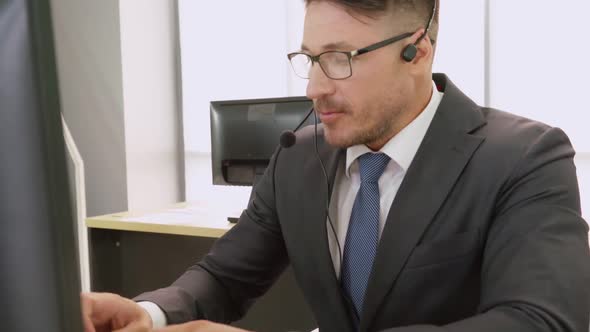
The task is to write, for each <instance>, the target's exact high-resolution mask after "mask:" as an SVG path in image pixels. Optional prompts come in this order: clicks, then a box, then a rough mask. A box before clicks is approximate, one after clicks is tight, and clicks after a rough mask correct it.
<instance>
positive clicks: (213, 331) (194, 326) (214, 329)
mask: <svg viewBox="0 0 590 332" xmlns="http://www.w3.org/2000/svg"><path fill="white" fill-rule="evenodd" d="M156 332H247V331H246V330H242V329H238V328H236V327H233V326H229V325H223V324H217V323H213V322H209V321H206V320H197V321H194V322H190V323H186V324H182V325H171V326H168V327H166V328H163V329H160V330H156Z"/></svg>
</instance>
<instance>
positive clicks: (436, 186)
mask: <svg viewBox="0 0 590 332" xmlns="http://www.w3.org/2000/svg"><path fill="white" fill-rule="evenodd" d="M435 81H436V82H437V84H439V83H440V82H439V81H442V84H443V85H446V88H445V89H444V91H445V95H444V97H443V99H442V101H441V104H440V105H439V108H438V109H437V113H436V115H435V117H434V118H433V120H432V123H431V125H430V127H429V129H428V132H427V133H426V136H425V137H424V140H423V141H422V144H421V146H420V148H419V149H418V151H417V153H416V156H415V158H414V161H413V162H412V164H411V165H410V167H409V169H408V170H407V173H406V176H405V178H404V181H403V182H402V184H401V187H400V189H399V191H398V193H397V195H396V198H395V200H394V202H393V204H392V206H391V209H390V211H389V214H388V217H387V222H386V226H385V228H384V230H383V234H382V235H381V240H380V242H379V246H378V249H377V255H376V257H375V262H374V265H373V271H372V273H371V277H370V279H369V284H368V285H367V290H366V293H365V302H364V309H363V313H362V316H361V322H360V330H361V331H367V330H368V329H369V328H370V324H371V323H372V322H373V320H374V318H375V315H376V314H377V310H378V308H379V306H380V305H381V303H382V302H383V300H384V298H385V296H386V295H387V294H388V293H389V291H390V289H391V288H392V287H393V285H394V284H395V281H396V280H397V277H398V276H399V274H400V272H401V270H402V268H403V266H404V264H405V262H406V260H407V258H408V257H409V255H410V254H411V252H412V250H413V248H414V247H415V246H416V244H417V243H418V241H419V240H420V238H421V237H422V234H423V233H424V231H425V230H426V228H427V227H428V225H429V224H430V222H431V221H432V219H433V218H434V216H435V214H436V212H437V211H438V209H439V207H440V206H441V205H442V203H443V201H444V200H445V198H446V197H447V195H448V193H449V192H450V190H451V188H452V187H453V185H454V184H455V182H456V181H457V179H458V178H459V176H460V174H461V172H462V170H463V168H464V167H465V165H466V164H467V162H468V161H469V159H470V158H471V156H472V154H473V153H474V152H475V150H476V149H477V147H478V146H479V145H480V144H481V142H482V141H483V138H482V137H477V136H473V135H470V134H469V132H470V131H472V130H473V129H475V128H478V127H480V126H482V125H483V124H485V121H484V119H483V115H482V114H481V111H480V109H479V107H477V105H475V104H474V103H473V102H472V101H471V100H469V99H468V98H467V97H466V96H464V95H463V94H462V93H461V92H460V91H459V90H458V89H457V88H456V87H455V86H454V85H453V84H452V83H451V82H450V81H448V80H447V79H446V77H444V76H443V77H439V76H435Z"/></svg>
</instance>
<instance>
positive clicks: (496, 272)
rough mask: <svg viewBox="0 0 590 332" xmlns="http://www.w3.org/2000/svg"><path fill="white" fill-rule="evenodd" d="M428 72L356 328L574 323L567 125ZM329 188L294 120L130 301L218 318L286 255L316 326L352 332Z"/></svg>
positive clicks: (574, 216) (572, 181)
mask: <svg viewBox="0 0 590 332" xmlns="http://www.w3.org/2000/svg"><path fill="white" fill-rule="evenodd" d="M434 79H435V82H436V83H437V85H438V86H439V87H440V88H441V90H442V91H444V97H443V99H442V102H441V104H440V106H439V108H438V110H437V112H436V115H435V117H434V119H433V121H432V124H431V125H430V128H429V129H428V132H427V133H426V136H425V138H424V141H423V142H422V144H421V146H420V148H419V150H418V152H417V154H416V156H415V158H414V161H413V162H412V164H411V166H410V167H409V169H408V171H407V174H406V177H405V179H404V181H403V183H402V185H401V187H400V189H399V191H398V193H397V196H396V198H395V200H394V202H393V204H392V206H391V209H390V211H389V215H388V217H387V223H386V226H385V229H384V230H383V234H382V237H381V241H380V243H379V247H378V250H377V256H376V258H375V263H374V267H373V271H372V273H371V276H370V280H369V284H368V286H367V291H366V297H365V303H364V309H363V312H362V315H361V318H360V331H381V330H387V331H392V332H393V331H399V332H410V331H416V332H418V331H420V332H426V331H432V332H434V331H441V332H442V331H446V332H449V331H457V332H460V331H461V332H462V331H465V332H467V331H478V332H486V331H490V332H499V331H502V332H510V331H514V332H527V331H531V332H533V331H535V332H536V331H571V332H573V331H586V329H587V328H588V318H589V313H590V259H589V258H590V257H589V256H590V251H589V248H588V236H587V232H588V226H587V224H586V223H585V222H584V220H583V219H582V218H581V216H580V201H579V193H578V185H577V180H576V169H575V166H574V163H573V156H574V150H573V149H572V146H571V144H570V142H569V140H568V138H567V136H566V135H565V134H564V133H563V132H562V131H561V130H560V129H557V128H551V127H549V126H547V125H544V124H541V123H538V122H535V121H532V120H528V119H524V118H521V117H518V116H515V115H512V114H509V113H505V112H501V111H498V110H494V109H489V108H482V107H479V106H477V105H476V104H475V103H473V102H472V101H471V100H470V99H469V98H467V97H466V96H465V95H463V93H461V91H459V89H457V88H456V87H455V86H454V85H453V84H452V82H450V80H448V78H447V77H446V76H444V75H439V74H435V75H434ZM555 111H556V112H558V111H559V110H555ZM318 139H319V153H320V156H321V158H322V160H323V161H324V163H325V164H326V168H327V171H328V175H329V179H330V188H332V183H333V181H334V177H335V174H336V169H337V167H338V166H339V164H340V163H343V162H344V157H345V153H344V151H345V150H343V149H336V148H333V147H331V146H329V145H327V144H325V142H324V141H323V136H322V132H321V130H320V132H319V138H318ZM275 163H276V168H275ZM328 194H329V193H327V192H326V186H325V179H324V175H323V173H322V170H321V168H320V165H319V162H318V159H317V157H316V155H315V153H314V148H313V128H311V127H308V128H304V129H302V130H301V131H300V132H298V133H297V144H296V145H295V146H293V147H291V148H289V149H282V150H280V152H279V153H275V156H274V157H273V159H272V160H271V163H270V166H269V167H268V169H267V171H266V173H265V175H264V177H263V179H262V180H261V182H260V183H259V185H258V186H257V187H256V188H255V193H254V199H253V201H252V202H251V203H250V204H249V206H248V208H247V210H245V212H244V213H243V214H242V216H241V217H240V220H239V222H238V224H237V225H236V226H235V227H234V228H233V229H232V230H231V231H229V232H228V233H227V234H226V235H224V236H223V237H222V238H220V239H219V240H218V241H217V242H216V243H215V245H214V246H213V248H212V249H211V252H210V253H209V254H208V255H207V256H206V257H205V258H204V259H203V260H202V261H201V262H199V263H197V264H196V265H195V266H193V267H191V268H189V269H188V271H186V273H185V274H183V275H182V276H181V277H180V278H179V279H178V280H177V281H175V282H174V283H173V284H172V285H171V286H170V287H167V288H163V289H160V290H157V291H155V292H151V293H146V294H143V295H141V296H140V297H138V298H137V299H136V300H148V301H152V302H155V303H156V304H158V305H159V306H160V307H161V308H162V309H163V310H164V311H165V313H166V315H167V317H168V319H169V321H170V322H171V323H178V322H184V321H188V320H192V319H197V318H206V319H209V320H215V321H221V322H229V321H233V320H236V319H238V318H240V317H241V316H242V315H244V313H245V312H246V310H247V309H248V307H249V306H250V305H251V303H252V302H253V301H254V300H255V299H256V298H258V297H259V296H261V295H262V294H263V293H264V292H265V291H266V290H267V289H268V288H269V287H270V286H271V285H272V284H273V282H274V281H275V280H276V279H277V277H278V276H279V274H280V273H281V272H282V271H283V270H284V268H285V267H286V266H287V265H288V264H291V265H292V267H293V271H294V273H295V277H296V279H297V281H298V283H299V285H300V287H301V289H302V291H303V294H304V296H305V298H306V300H307V302H308V303H309V305H310V307H311V309H312V311H313V313H314V315H315V318H316V320H317V322H318V325H319V327H320V329H321V331H322V332H331V331H334V332H347V331H350V332H352V331H353V330H354V328H353V326H354V324H353V321H352V319H353V316H352V315H351V312H350V309H351V308H350V306H349V305H348V302H347V301H346V300H345V298H344V297H343V293H342V290H341V287H340V283H339V281H338V280H337V278H336V276H335V273H334V268H333V265H332V261H331V257H330V253H329V249H328V240H327V239H328V235H327V230H326V199H327V197H328Z"/></svg>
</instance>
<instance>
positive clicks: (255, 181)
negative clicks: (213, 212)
mask: <svg viewBox="0 0 590 332" xmlns="http://www.w3.org/2000/svg"><path fill="white" fill-rule="evenodd" d="M265 170H266V167H256V170H255V173H254V179H253V180H252V191H251V192H250V198H248V205H250V203H251V202H252V201H253V200H254V189H255V188H256V185H257V184H258V182H260V180H261V179H262V176H263V175H264V171H265ZM238 219H239V218H238V217H235V216H233V217H227V221H229V222H230V223H232V224H235V223H237V222H238Z"/></svg>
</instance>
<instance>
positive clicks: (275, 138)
mask: <svg viewBox="0 0 590 332" xmlns="http://www.w3.org/2000/svg"><path fill="white" fill-rule="evenodd" d="M312 106H313V103H312V101H311V100H309V99H307V98H305V97H286V98H272V99H249V100H227V101H212V102H211V159H212V170H213V184H220V185H238V186H248V185H254V184H256V182H258V179H259V178H260V177H261V176H262V174H263V173H264V170H265V169H266V167H267V166H268V163H269V161H270V158H271V156H272V154H273V152H274V151H275V150H276V148H277V146H278V144H279V137H280V136H281V133H282V132H283V131H284V130H293V129H295V127H297V125H298V124H299V123H300V122H301V121H303V119H304V118H305V116H306V115H307V113H308V112H309V110H310V109H311V107H312ZM309 124H313V116H310V117H309V118H308V119H307V121H306V122H305V123H304V124H303V126H305V125H309Z"/></svg>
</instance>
